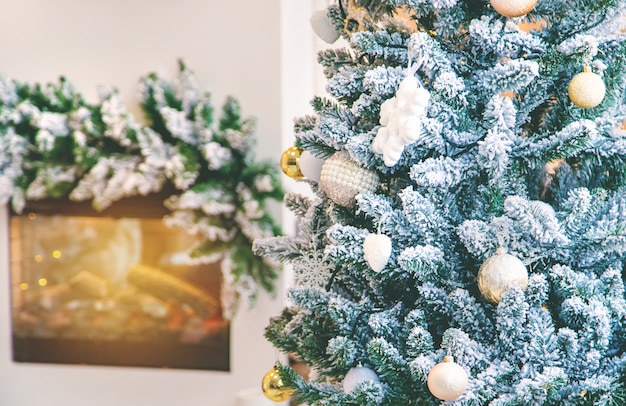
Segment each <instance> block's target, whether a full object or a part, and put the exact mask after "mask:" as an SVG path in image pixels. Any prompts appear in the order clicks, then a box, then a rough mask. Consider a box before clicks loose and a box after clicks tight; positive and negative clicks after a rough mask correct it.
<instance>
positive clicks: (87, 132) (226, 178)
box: [0, 62, 282, 317]
mask: <svg viewBox="0 0 626 406" xmlns="http://www.w3.org/2000/svg"><path fill="white" fill-rule="evenodd" d="M140 94H141V105H142V108H143V111H144V113H145V115H146V118H147V122H148V123H149V124H148V125H142V124H139V123H138V122H137V121H135V119H134V117H133V116H132V115H131V114H130V113H129V112H128V110H127V109H126V107H125V106H124V104H123V103H122V102H121V99H120V97H119V94H118V93H117V91H115V90H113V89H103V90H101V91H100V100H99V102H98V103H95V104H93V103H87V102H86V101H85V100H84V99H83V97H82V96H81V95H80V94H79V93H77V92H76V91H75V89H74V88H73V87H72V85H71V84H70V83H68V82H67V81H66V80H65V79H64V78H61V79H60V80H59V83H57V84H46V85H40V84H34V85H33V84H26V83H19V82H17V81H15V80H12V79H10V78H7V77H6V76H0V204H8V203H9V202H10V204H11V207H12V208H13V210H14V211H15V212H17V213H21V212H22V211H23V210H24V208H25V206H26V202H27V201H29V200H39V199H44V198H54V199H57V198H69V199H70V200H72V201H87V200H91V202H92V206H93V208H94V209H96V210H98V211H100V210H104V209H106V208H107V207H109V206H110V205H111V204H112V203H114V202H116V201H118V200H120V199H123V198H126V197H131V196H138V195H148V194H151V193H157V192H161V191H168V190H174V191H173V192H172V195H171V196H169V197H168V198H167V199H166V200H165V201H164V205H165V206H166V207H167V208H168V209H169V210H170V213H169V214H168V215H167V216H165V217H164V219H163V220H164V222H165V224H166V225H167V226H170V227H180V228H181V229H184V230H187V232H188V233H190V234H193V235H199V236H200V237H201V240H202V242H201V243H200V244H199V245H198V246H196V247H193V248H192V249H191V250H190V251H189V253H188V260H189V261H191V262H193V263H198V262H200V263H210V262H214V261H217V260H221V268H222V274H223V286H222V303H223V305H224V313H225V316H226V317H231V316H232V315H233V314H234V312H235V310H236V308H237V306H238V304H239V303H240V302H244V303H246V304H247V305H252V304H253V303H254V299H255V298H256V296H257V293H258V291H259V286H261V287H262V288H263V289H265V290H267V291H269V292H272V291H273V290H274V281H275V279H276V277H277V263H276V262H273V261H271V260H268V259H267V258H262V257H259V256H256V255H255V254H254V253H253V252H252V242H253V241H254V240H255V239H258V238H263V237H269V236H272V235H275V234H277V233H278V229H277V226H276V225H275V223H274V221H273V219H272V218H271V217H270V216H269V215H268V214H267V211H266V209H265V201H266V200H267V199H275V200H279V199H282V191H281V188H280V183H279V178H278V173H277V171H276V170H275V168H274V167H273V165H272V164H270V163H266V162H264V163H258V162H255V160H254V154H253V147H254V137H253V130H254V126H255V123H254V120H252V119H249V118H248V119H242V118H241V116H240V108H239V104H238V102H237V101H236V100H235V99H233V98H230V97H229V98H228V99H227V101H226V102H225V104H224V106H223V108H222V112H221V117H220V118H219V120H218V121H214V109H213V107H212V105H211V100H210V96H209V94H201V93H200V92H199V90H198V85H197V82H196V80H195V76H194V74H193V72H191V71H190V70H189V69H187V68H186V67H185V66H184V64H183V63H182V62H181V63H180V70H179V75H178V78H177V80H176V81H175V82H173V83H171V82H168V81H167V80H164V79H162V78H161V77H159V76H158V75H157V74H150V75H147V76H145V77H143V78H142V79H141V81H140Z"/></svg>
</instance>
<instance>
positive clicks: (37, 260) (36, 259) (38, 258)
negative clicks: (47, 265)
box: [35, 254, 43, 262]
mask: <svg viewBox="0 0 626 406" xmlns="http://www.w3.org/2000/svg"><path fill="white" fill-rule="evenodd" d="M41 261H43V257H42V256H41V255H39V254H37V255H35V262H41Z"/></svg>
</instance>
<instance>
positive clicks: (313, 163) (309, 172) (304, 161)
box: [298, 151, 324, 182]
mask: <svg viewBox="0 0 626 406" xmlns="http://www.w3.org/2000/svg"><path fill="white" fill-rule="evenodd" d="M298 164H299V166H300V171H301V172H302V174H303V175H304V177H305V178H307V179H308V180H312V181H314V182H319V181H320V175H321V174H322V166H323V165H324V160H323V159H320V158H318V157H316V156H315V155H313V154H312V153H310V152H309V151H303V152H302V155H300V160H299V161H298Z"/></svg>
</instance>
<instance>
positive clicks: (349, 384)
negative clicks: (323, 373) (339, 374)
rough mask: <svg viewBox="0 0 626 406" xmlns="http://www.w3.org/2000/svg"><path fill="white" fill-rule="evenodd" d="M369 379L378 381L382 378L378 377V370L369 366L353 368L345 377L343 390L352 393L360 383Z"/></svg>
mask: <svg viewBox="0 0 626 406" xmlns="http://www.w3.org/2000/svg"><path fill="white" fill-rule="evenodd" d="M367 381H370V382H374V383H378V382H380V379H379V378H378V375H377V374H376V372H374V371H372V370H371V369H369V368H367V367H356V368H352V369H351V370H349V371H348V373H347V374H346V376H345V377H344V378H343V391H344V392H345V393H350V392H352V391H353V390H354V388H356V386H357V385H358V384H360V383H361V382H367Z"/></svg>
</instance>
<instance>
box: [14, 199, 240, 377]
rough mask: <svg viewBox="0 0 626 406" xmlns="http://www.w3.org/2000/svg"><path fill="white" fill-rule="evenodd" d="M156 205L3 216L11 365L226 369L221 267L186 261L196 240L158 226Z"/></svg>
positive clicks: (73, 207) (30, 210)
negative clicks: (6, 218) (7, 245)
mask: <svg viewBox="0 0 626 406" xmlns="http://www.w3.org/2000/svg"><path fill="white" fill-rule="evenodd" d="M162 202H163V196H160V195H159V196H157V195H153V196H148V197H137V198H129V199H124V200H121V201H119V202H117V203H115V204H114V205H112V206H111V207H109V208H108V209H106V210H104V211H102V212H96V211H95V210H93V209H92V208H91V206H90V205H89V204H88V203H76V202H70V201H67V200H63V199H51V200H43V201H37V202H29V204H28V206H27V207H26V209H25V210H24V211H23V213H21V214H17V213H11V215H10V227H9V233H10V239H9V241H10V275H11V287H12V292H11V304H12V306H11V309H12V330H13V331H12V338H13V359H14V361H17V362H41V363H60V364H92V365H110V366H136V367H155V368H183V369H202V370H217V371H228V370H229V368H230V367H229V365H230V360H229V354H230V347H229V346H230V338H229V337H230V325H229V322H228V321H227V320H225V319H224V318H222V311H221V304H220V301H219V298H220V287H221V271H220V264H219V262H216V263H211V264H200V263H194V262H193V261H189V259H188V258H187V255H186V252H187V250H189V249H190V248H191V247H192V246H194V245H195V243H196V242H198V237H196V236H192V235H189V234H187V233H186V232H185V230H181V229H174V228H168V227H167V226H165V224H164V223H163V220H162V218H163V216H164V215H165V214H167V210H166V209H165V208H164V207H163V203H162Z"/></svg>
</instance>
